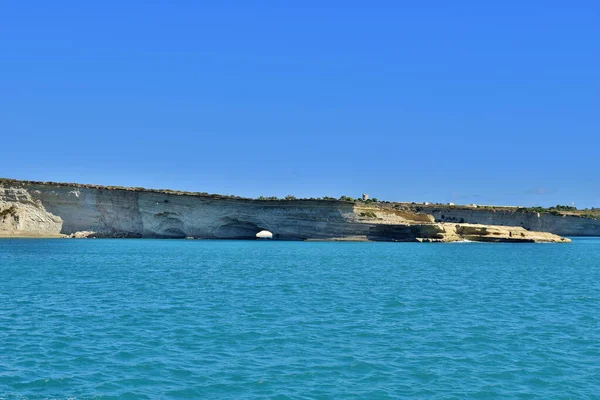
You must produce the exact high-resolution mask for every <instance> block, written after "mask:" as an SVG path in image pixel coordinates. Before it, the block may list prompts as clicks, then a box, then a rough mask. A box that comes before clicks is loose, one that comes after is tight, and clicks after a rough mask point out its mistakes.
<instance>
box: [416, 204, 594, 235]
mask: <svg viewBox="0 0 600 400" xmlns="http://www.w3.org/2000/svg"><path fill="white" fill-rule="evenodd" d="M420 210H421V212H423V213H426V214H429V215H433V216H434V218H435V220H436V221H437V222H458V223H469V224H485V225H503V226H521V227H523V228H525V229H528V230H531V231H540V232H550V233H554V234H556V235H561V236H600V220H596V219H590V218H582V217H577V216H571V215H553V214H549V213H536V212H518V211H516V210H506V209H496V210H492V209H484V208H471V209H469V208H462V207H437V206H423V207H420Z"/></svg>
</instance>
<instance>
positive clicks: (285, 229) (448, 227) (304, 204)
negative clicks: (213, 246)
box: [0, 180, 568, 242]
mask: <svg viewBox="0 0 600 400" xmlns="http://www.w3.org/2000/svg"><path fill="white" fill-rule="evenodd" d="M263 230H266V231H269V232H272V233H273V238H274V239H279V240H362V241H366V240H372V241H459V240H473V241H486V242H487V241H490V242H498V241H505V242H565V241H568V239H563V238H561V237H559V236H556V235H552V234H546V233H540V232H531V231H528V230H526V229H524V228H522V227H518V226H515V227H498V226H494V227H491V226H482V225H469V224H457V223H439V222H435V217H434V216H433V215H431V214H428V213H418V212H412V211H406V210H395V209H392V208H385V207H378V206H375V205H370V204H366V203H352V202H345V201H337V200H253V199H242V198H236V197H232V196H218V195H208V194H193V193H180V192H170V191H161V190H146V189H141V188H139V189H135V188H134V189H125V188H114V187H102V186H92V185H78V184H57V183H41V182H24V181H15V180H2V181H0V236H37V237H39V236H45V237H53V236H65V237H149V238H152V237H154V238H202V239H255V238H256V234H257V233H258V232H260V231H263Z"/></svg>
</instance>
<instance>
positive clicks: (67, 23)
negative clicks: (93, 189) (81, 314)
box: [0, 1, 600, 207]
mask: <svg viewBox="0 0 600 400" xmlns="http://www.w3.org/2000/svg"><path fill="white" fill-rule="evenodd" d="M599 38H600V3H599V2H597V1H578V2H565V1H560V2H559V1H496V2H488V1H452V2H449V1H419V2H408V1H406V2H404V1H389V2H386V1H378V2H352V1H343V2H342V1H339V2H337V1H329V2H323V1H302V2H283V1H281V2H279V1H257V2H253V1H231V2H228V1H199V2H194V1H168V2H167V1H151V2H148V1H145V2H141V1H140V2H132V1H118V2H117V1H103V2H81V1H80V2H62V1H53V2H47V1H44V2H42V1H39V2H35V1H6V2H2V3H0V137H1V145H0V149H1V152H0V176H4V177H12V178H19V179H33V180H53V181H71V182H82V183H99V184H110V185H125V186H145V187H154V188H175V189H184V190H193V191H207V192H211V193H226V194H237V195H243V196H260V195H265V196H268V195H276V196H284V195H286V194H294V195H296V196H299V197H300V196H302V197H310V196H323V195H329V196H336V197H337V196H340V195H342V194H348V195H352V196H359V195H360V194H361V193H369V194H371V195H372V196H375V197H378V198H379V199H387V200H397V201H433V202H449V201H453V202H456V203H479V204H489V203H494V204H514V205H538V204H539V205H552V204H557V203H561V204H570V203H571V202H575V204H576V205H577V206H579V207H591V206H595V207H600V179H599V176H600V173H599V172H600V167H599V158H600V157H599V148H600V146H599V145H600V138H599V135H600V40H599Z"/></svg>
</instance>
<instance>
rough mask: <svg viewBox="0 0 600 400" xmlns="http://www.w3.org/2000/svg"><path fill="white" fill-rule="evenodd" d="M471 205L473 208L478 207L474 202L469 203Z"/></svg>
mask: <svg viewBox="0 0 600 400" xmlns="http://www.w3.org/2000/svg"><path fill="white" fill-rule="evenodd" d="M469 205H470V206H471V207H473V208H477V204H475V203H473V204H469Z"/></svg>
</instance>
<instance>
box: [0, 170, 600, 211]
mask: <svg viewBox="0 0 600 400" xmlns="http://www.w3.org/2000/svg"><path fill="white" fill-rule="evenodd" d="M2 184H9V185H11V184H12V185H46V186H56V187H75V188H87V189H103V190H126V191H134V192H147V193H165V194H170V195H177V196H195V197H204V198H212V199H237V200H250V201H292V200H295V201H313V202H315V201H321V202H322V201H326V202H342V203H346V204H347V203H358V204H363V205H369V206H372V207H377V208H390V209H396V210H398V209H400V210H411V211H417V212H420V211H428V210H432V209H439V210H446V209H448V210H451V209H464V210H488V211H504V212H526V213H528V212H531V213H549V214H553V215H570V216H575V217H581V218H590V219H600V209H598V208H592V209H591V210H589V209H586V210H577V209H576V208H575V207H569V206H560V205H558V206H556V207H549V208H543V207H515V206H494V205H473V204H472V205H454V204H441V203H416V202H412V203H408V202H389V201H378V200H377V199H370V200H366V201H363V200H362V199H360V198H357V199H353V198H352V197H349V196H341V197H340V198H339V199H336V198H333V197H328V196H325V197H319V198H296V197H295V196H291V195H288V196H286V197H284V198H277V197H274V196H271V197H263V196H260V197H259V198H256V199H254V198H249V197H242V196H235V195H223V194H214V193H207V192H188V191H184V190H172V189H148V188H144V187H125V186H106V185H96V184H85V183H72V182H51V181H49V182H42V181H28V180H19V179H12V178H0V185H2Z"/></svg>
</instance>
